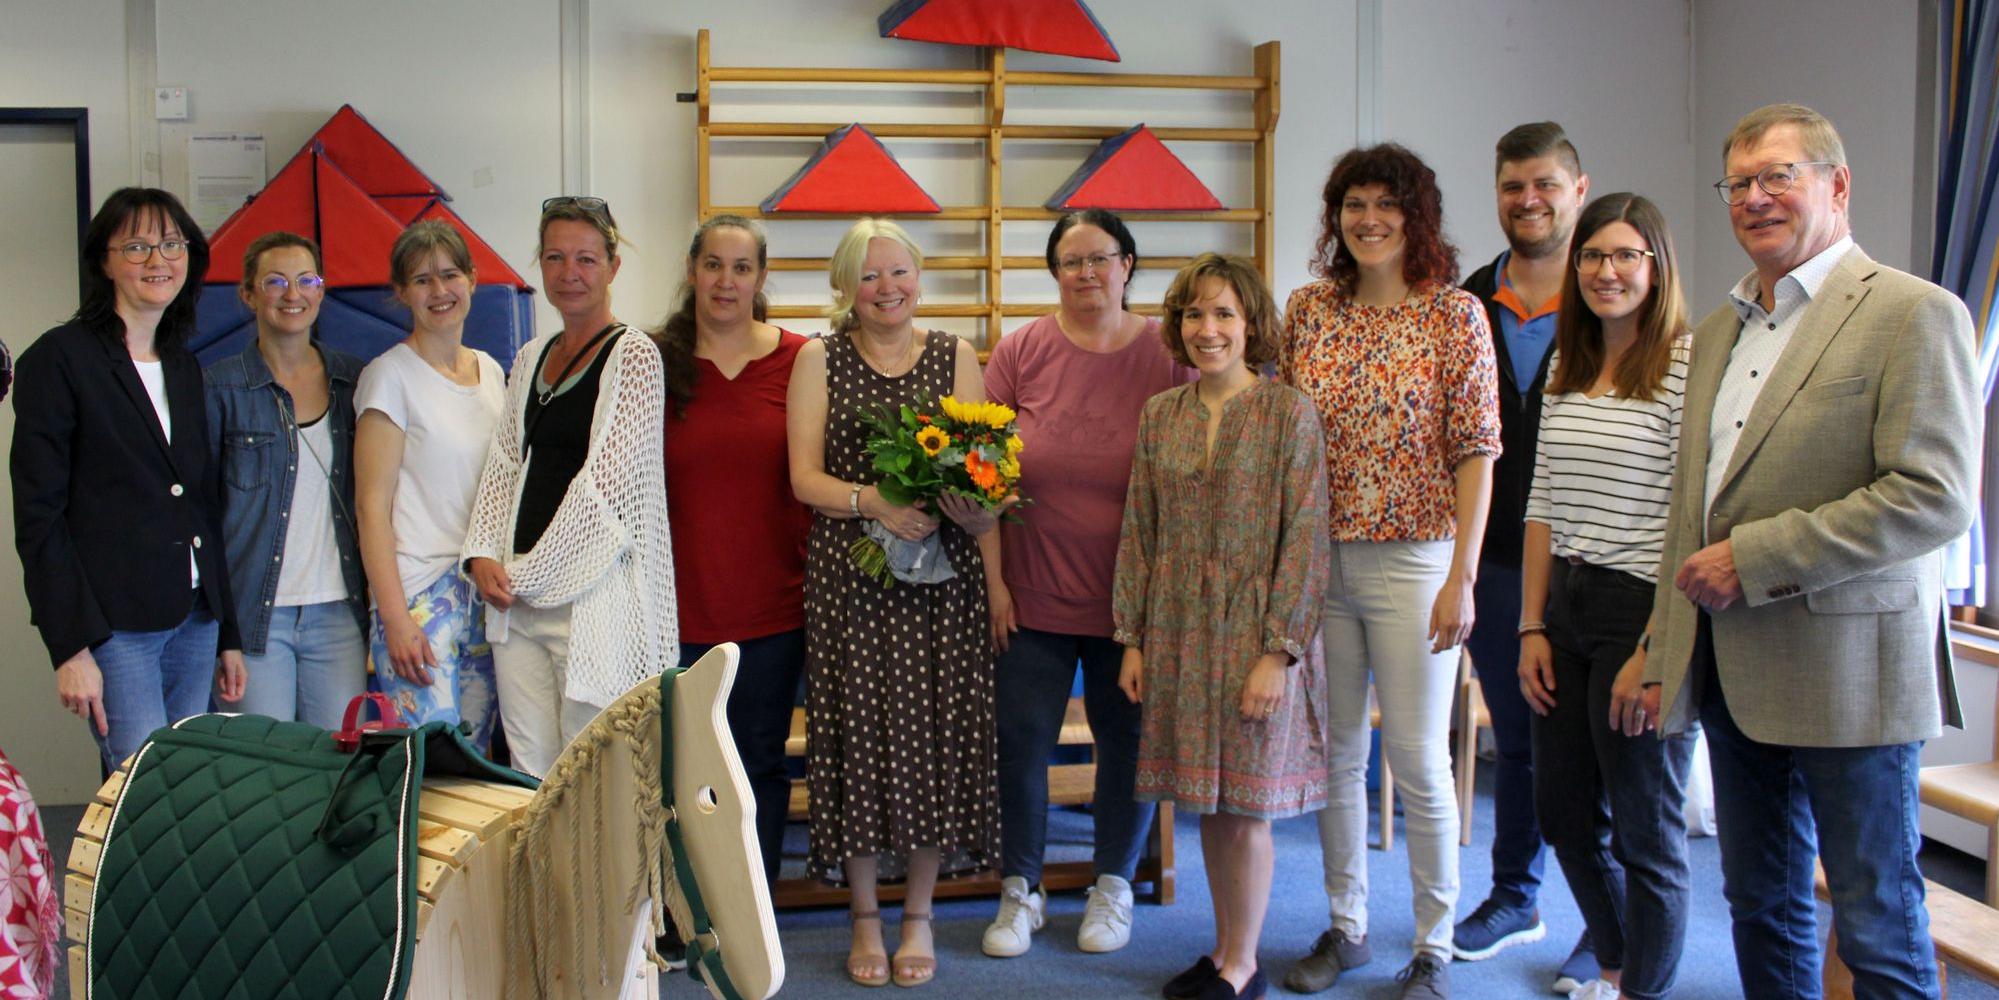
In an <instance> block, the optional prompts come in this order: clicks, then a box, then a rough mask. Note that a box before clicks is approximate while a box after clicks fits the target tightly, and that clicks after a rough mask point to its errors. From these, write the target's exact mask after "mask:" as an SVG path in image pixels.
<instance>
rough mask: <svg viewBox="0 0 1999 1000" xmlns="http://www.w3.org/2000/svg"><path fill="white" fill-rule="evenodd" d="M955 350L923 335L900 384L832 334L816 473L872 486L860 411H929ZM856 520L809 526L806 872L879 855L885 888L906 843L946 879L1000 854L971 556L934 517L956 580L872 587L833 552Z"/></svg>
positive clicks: (836, 876)
mask: <svg viewBox="0 0 1999 1000" xmlns="http://www.w3.org/2000/svg"><path fill="white" fill-rule="evenodd" d="M957 350H958V341H957V338H956V337H953V336H951V335H950V334H947V333H941V332H937V331H931V332H929V333H927V334H925V335H924V345H923V353H922V355H921V356H920V357H919V358H918V359H917V362H916V365H915V367H913V368H911V369H910V370H909V372H907V373H906V374H903V375H900V376H897V377H895V378H889V377H886V376H883V375H881V374H880V373H878V372H876V371H875V370H874V369H873V368H871V367H869V366H868V365H867V364H866V363H865V362H864V361H863V360H862V359H861V357H860V355H859V353H858V352H857V351H856V350H855V349H854V345H853V341H852V340H851V339H849V338H848V337H847V336H845V335H843V334H832V335H828V336H827V337H826V402H827V406H826V472H827V473H828V474H829V475H832V476H833V477H834V478H836V479H840V480H843V481H846V482H850V483H873V482H874V481H876V480H877V479H879V478H880V474H879V473H877V472H876V471H875V469H874V466H873V462H872V461H871V460H870V459H869V457H868V456H867V454H866V452H865V450H864V449H865V445H866V438H867V431H866V428H865V427H864V426H863V424H862V423H861V417H862V414H863V413H865V412H871V411H873V410H874V409H875V408H877V407H882V406H888V407H894V406H897V405H900V404H902V403H906V402H914V401H918V400H935V399H936V398H937V397H938V396H942V395H945V394H948V393H950V392H951V391H952V388H953V374H954V372H955V370H956V359H957ZM864 523H865V522H863V521H859V520H853V519H835V518H830V517H825V516H820V515H815V516H814V517H813V520H812V535H811V538H810V541H809V542H808V543H807V547H806V556H805V662H806V718H807V725H806V760H807V766H808V768H809V776H808V778H807V782H808V784H809V786H810V788H811V792H812V809H811V816H812V824H811V828H812V837H811V857H810V859H809V862H808V870H809V871H810V872H811V873H812V874H813V875H814V876H816V877H818V878H822V879H825V880H827V881H835V882H837V881H840V880H842V879H843V878H844V877H845V872H844V871H843V869H842V865H843V863H844V862H845V861H846V859H848V858H851V857H857V856H868V855H878V856H879V857H880V859H881V868H880V875H881V877H882V878H898V877H900V876H901V875H902V874H903V872H904V870H905V867H906V866H905V859H906V857H907V855H908V854H909V852H910V851H912V850H914V849H916V848H919V847H938V848H941V850H942V854H943V862H944V870H945V871H947V872H948V871H962V870H968V869H973V868H982V867H986V866H987V865H988V864H990V862H991V859H992V858H994V857H997V856H998V841H999V820H998V815H997V812H996V810H995V807H994V804H995V801H996V795H997V792H996V788H997V784H996V776H995V772H994V737H993V654H992V639H991V632H990V628H989V626H988V624H987V620H986V588H985V576H984V566H983V563H982V562H981V560H980V558H979V549H978V544H977V542H975V541H974V540H973V539H972V538H971V537H970V536H968V535H966V534H965V533H964V532H963V531H960V530H959V529H958V527H957V526H956V525H954V524H952V523H951V521H950V520H949V519H948V518H946V519H943V523H942V524H941V525H940V526H939V527H938V529H937V530H938V531H939V532H941V533H942V535H943V539H944V550H945V553H946V554H947V555H948V556H949V557H950V560H951V566H952V568H953V569H955V570H957V574H958V575H957V576H956V577H954V578H952V579H951V580H948V581H946V582H944V583H940V584H931V585H918V584H910V583H903V582H900V581H898V582H897V583H896V584H895V586H893V587H890V588H886V589H885V588H883V587H882V585H881V584H880V583H878V582H876V581H874V580H871V579H869V578H867V577H865V576H863V575H861V573H860V572H859V571H857V570H855V569H854V568H853V563H852V559H851V557H850V556H849V554H848V551H847V548H848V546H849V545H851V544H852V543H853V541H854V539H856V538H858V537H860V534H861V527H862V525H863V524H864Z"/></svg>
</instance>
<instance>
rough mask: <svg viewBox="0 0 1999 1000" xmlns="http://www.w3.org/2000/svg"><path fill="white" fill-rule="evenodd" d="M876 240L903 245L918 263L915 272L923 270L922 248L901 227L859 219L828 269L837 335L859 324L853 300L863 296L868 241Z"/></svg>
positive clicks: (885, 221)
mask: <svg viewBox="0 0 1999 1000" xmlns="http://www.w3.org/2000/svg"><path fill="white" fill-rule="evenodd" d="M875 239H883V240H894V241H896V242H897V243H900V244H902V248H903V249H904V250H907V251H909V256H910V259H911V260H913V261H915V262H916V269H917V270H918V271H921V270H923V248H922V247H919V246H917V245H916V240H915V239H913V238H911V237H910V235H909V233H908V232H906V231H904V230H903V228H902V227H901V226H898V225H896V224H895V223H894V222H893V221H891V220H889V219H879V218H875V217H872V216H866V217H863V218H860V219H856V220H855V221H854V224H853V225H852V226H850V227H848V229H847V234H846V235H845V236H842V237H840V245H839V246H838V247H836V248H834V250H833V259H832V261H831V262H830V263H829V265H828V266H827V268H826V283H827V284H829V285H831V286H833V306H832V308H830V309H828V310H826V316H827V318H828V319H830V320H832V322H833V329H834V330H835V331H841V330H848V329H851V328H852V327H853V326H854V324H855V322H856V320H855V319H854V296H856V295H858V294H859V293H860V289H861V267H862V265H863V264H865V263H866V262H867V258H868V241H869V240H875Z"/></svg>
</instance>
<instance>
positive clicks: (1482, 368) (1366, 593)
mask: <svg viewBox="0 0 1999 1000" xmlns="http://www.w3.org/2000/svg"><path fill="white" fill-rule="evenodd" d="M1323 226H1324V228H1323V231H1322V232H1321V233H1320V236H1319V243H1318V252H1317V255H1316V256H1315V257H1314V259H1313V261H1312V268H1313V271H1314V272H1315V273H1317V274H1318V275H1319V276H1320V277H1321V278H1322V279H1323V280H1320V281H1316V282H1313V283H1312V284H1309V285H1306V286H1305V287H1303V288H1300V289H1298V290H1297V291H1296V292H1294V293H1292V295H1291V303H1290V306H1289V309H1288V314H1289V318H1290V326H1291V339H1290V342H1289V343H1288V344H1287V345H1286V346H1285V350H1284V352H1283V354H1282V355H1281V356H1280V358H1279V359H1278V375H1279V377H1280V378H1282V379H1283V380H1284V381H1286V382H1289V383H1290V384H1292V385H1295V386H1297V387H1298V388H1299V389H1302V390H1304V392H1305V394H1306V395H1308V396H1310V397H1312V400H1313V402H1315V403H1316V404H1318V407H1319V414H1320V417H1321V419H1323V420H1324V421H1325V429H1326V452H1327V454H1326V474H1327V477H1328V479H1329V482H1330V493H1331V497H1332V509H1333V516H1332V519H1331V525H1332V528H1331V531H1332V541H1333V573H1332V579H1331V582H1330V583H1329V585H1328V593H1327V596H1326V609H1325V621H1324V629H1325V631H1324V634H1323V640H1324V643H1325V656H1326V702H1327V704H1328V705H1329V706H1330V711H1331V713H1332V737H1331V739H1332V788H1331V793H1330V801H1329V804H1328V805H1327V806H1326V808H1325V809H1324V810H1322V811H1321V812H1320V813H1319V845H1320V848H1321V850H1322V851H1323V853H1324V862H1325V875H1326V896H1327V900H1328V903H1329V906H1330V909H1331V912H1332V928H1331V929H1330V930H1328V931H1327V932H1326V933H1324V934H1322V935H1320V936H1319V940H1318V942H1317V943H1316V944H1315V945H1314V946H1313V948H1312V953H1311V954H1310V955H1308V956H1306V958H1304V959H1303V960H1302V961H1300V962H1299V963H1298V964H1297V965H1296V966H1294V967H1293V968H1292V970H1291V972H1290V973H1289V974H1288V975H1287V976H1286V978H1285V985H1286V986H1287V987H1288V988H1290V989H1291V990H1293V991H1294V992H1301V993H1309V992H1317V991H1319V990H1323V989H1325V988H1326V987H1328V986H1330V985H1332V983H1333V981H1334V980H1335V979H1337V978H1338V977H1339V974H1340V971H1341V970H1342V969H1348V968H1352V967H1354V966H1355V965H1358V964H1360V963H1362V962H1366V961H1368V960H1369V959H1370V957H1371V950H1370V948H1369V947H1368V942H1367V795H1366V791H1365V787H1364V785H1365V781H1366V773H1365V772H1366V769H1367V755H1368V730H1369V727H1368V700H1367V689H1368V680H1369V678H1370V677H1372V678H1373V681H1374V688H1375V692H1376V695H1377V698H1378V700H1379V702H1380V706H1381V746H1382V755H1383V757H1384V759H1385V760H1386V761H1387V763H1388V765H1389V770H1390V771H1392V772H1393V773H1394V776H1395V790H1396V792H1397V794H1398V795H1399V796H1400V797H1401V800H1402V804H1403V807H1402V811H1403V816H1404V818H1405V820H1406V822H1407V824H1408V838H1407V839H1408V844H1409V881H1410V885H1411V887H1412V889H1413V890H1414V899H1413V900H1412V902H1413V904H1414V908H1415V915H1416V940H1415V951H1416V954H1415V957H1414V958H1413V959H1412V960H1411V961H1410V963H1409V965H1408V966H1407V967H1406V968H1404V969H1403V970H1402V973H1401V975H1400V978H1401V979H1402V982H1403V985H1402V994H1401V995H1402V996H1403V997H1404V998H1407V1000H1417V998H1420V1000H1432V998H1438V997H1444V996H1448V995H1449V991H1450V983H1449V979H1448V973H1447V972H1446V971H1445V970H1446V967H1447V964H1448V963H1449V962H1450V960H1451V927H1452V918H1451V911H1452V909H1453V907H1455V905H1456V903H1457V892H1458V843H1457V841H1458V808H1457V797H1456V794H1455V792H1454V790H1453V787H1452V783H1451V771H1450V746H1449V732H1450V713H1451V701H1452V697H1453V695H1454V694H1455V693H1456V688H1457V685H1456V681H1457V676H1458V657H1459V655H1460V654H1459V651H1458V648H1457V647H1458V644H1459V643H1461V642H1463V641H1464V638H1465V635H1466V634H1467V633H1468V632H1469V631H1470V630H1471V625H1472V617H1473V612H1472V583H1473V580H1474V578H1475V577H1476V575H1477V569H1478V555H1479V544H1480V542H1481V540H1482V539H1483V538H1484V535H1485V513H1486V502H1487V499H1488V496H1489V494H1490V493H1491V489H1492V460H1493V457H1494V456H1495V455H1497V454H1498V453H1499V401H1498V371H1497V369H1496V368H1495V367H1494V361H1493V348H1492V337H1491V336H1490V334H1489V333H1488V332H1487V328H1486V316H1485V307H1484V306H1483V305H1481V304H1480V303H1479V300H1478V298H1477V297H1476V296H1473V295H1472V294H1471V293H1469V292H1465V291H1462V290H1460V289H1458V288H1457V287H1455V286H1454V284H1453V282H1454V281H1455V280H1456V277H1457V251H1456V250H1455V249H1454V248H1452V246H1451V245H1450V244H1449V243H1448V242H1446V241H1445V240H1444V236H1443V196H1442V195H1441V194H1439V193H1438V191H1437V179H1436V175H1435V174H1434V173H1432V172H1431V170H1430V168H1429V167H1427V166H1425V165H1424V163H1423V161H1422V160H1420V159H1418V158H1417V157H1416V154H1414V153H1411V152H1410V151H1408V150H1407V149H1404V148H1402V147H1401V146H1398V145H1395V144H1393V143H1385V144H1382V145H1379V146H1370V147H1366V148H1362V149H1355V150H1352V151H1350V152H1348V153H1347V154H1346V155H1344V156H1342V157H1340V159H1339V162H1337V163H1335V164H1334V165H1333V170H1332V174H1331V176H1329V177H1328V178H1327V179H1326V188H1325V214H1324V216H1323ZM1383 821H1384V822H1386V821H1387V817H1384V818H1383Z"/></svg>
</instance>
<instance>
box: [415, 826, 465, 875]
mask: <svg viewBox="0 0 1999 1000" xmlns="http://www.w3.org/2000/svg"><path fill="white" fill-rule="evenodd" d="M478 850H479V838H478V837H475V836H473V835H472V831H470V830H461V829H459V828H458V827H455V826H450V825H447V824H444V823H430V822H426V821H424V820H422V819H418V820H417V824H416V851H417V853H418V854H421V855H423V856H424V857H427V858H436V859H437V860H439V861H442V862H444V863H446V864H450V865H462V864H465V863H466V862H468V861H470V860H472V855H473V853H474V852H476V851H478Z"/></svg>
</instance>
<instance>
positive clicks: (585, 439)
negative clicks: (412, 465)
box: [461, 197, 680, 775]
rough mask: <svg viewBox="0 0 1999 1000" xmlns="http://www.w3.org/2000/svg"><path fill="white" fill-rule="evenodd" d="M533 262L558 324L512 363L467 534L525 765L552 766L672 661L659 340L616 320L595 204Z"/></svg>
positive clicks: (605, 236) (606, 229) (514, 751)
mask: <svg viewBox="0 0 1999 1000" xmlns="http://www.w3.org/2000/svg"><path fill="white" fill-rule="evenodd" d="M539 231H540V234H541V235H540V243H539V246H538V247H537V250H536V257H537V258H538V259H539V261H540V263H541V281H542V288H543V289H544V294H546V295H547V296H548V301H549V303H550V304H551V305H553V306H555V308H556V311H558V312H560V313H561V314H562V328H561V329H560V330H557V331H556V332H554V333H551V334H545V335H543V336H540V337H536V338H535V339H533V340H531V341H529V342H528V343H527V344H526V346H524V347H522V348H521V351H520V353H519V354H518V355H516V356H515V358H514V372H513V377H512V378H511V379H510V380H509V381H508V383H507V396H506V408H505V410H504V411H503V414H502V416H501V419H500V421H499V424H498V427H497V429H496V431H495V433H494V436H493V443H492V448H491V450H490V451H489V452H488V453H487V456H486V468H485V472H484V473H483V474H482V475H481V477H480V480H479V492H478V502H477V504H476V505H475V506H474V508H473V511H472V521H471V527H470V530H469V531H468V532H467V534H466V536H465V544H464V550H463V552H462V553H461V556H462V558H463V559H464V560H465V565H466V571H467V573H469V574H470V575H471V577H472V580H473V582H474V583H476V584H477V585H478V587H479V593H480V595H481V596H482V597H484V598H485V600H486V603H487V604H489V605H491V607H492V609H493V610H492V611H491V612H489V613H488V621H487V630H486V631H487V635H488V637H490V638H491V639H492V641H493V662H494V667H495V673H496V676H497V680H498V684H499V690H500V719H501V722H502V724H503V725H505V726H506V729H507V751H508V753H509V754H511V755H512V758H513V764H514V766H515V767H516V768H518V769H520V770H523V771H526V772H528V773H529V774H535V775H545V774H547V773H548V769H549V767H550V766H551V765H553V764H554V763H555V759H556V757H557V756H558V755H560V754H561V753H562V748H563V746H564V745H565V744H567V743H568V742H569V740H570V739H571V738H572V737H574V736H575V735H576V734H577V733H579V732H581V731H582V730H583V727H584V726H587V725H589V724H590V720H591V719H592V718H595V717H596V715H597V713H598V711H600V710H601V709H602V708H603V707H604V706H606V705H609V704H610V703H611V702H613V701H615V700H617V698H618V696H619V695H621V694H624V693H625V692H626V691H627V690H629V689H630V688H631V687H632V686H633V685H634V684H637V683H638V682H639V681H641V680H644V679H645V678H647V677H653V676H656V675H658V674H659V672H660V671H661V670H663V669H665V668H666V667H670V666H674V665H675V664H676V663H678V661H679V656H680V651H679V624H678V622H677V620H676V617H675V611H674V589H673V552H672V549H671V548H670V547H669V542H668V540H667V513H666V472H665V468H666V466H665V457H664V455H663V453H662V437H661V433H662V429H661V428H662V421H663V420H664V419H665V403H666V377H665V374H664V369H663V368H662V366H661V364H660V357H659V348H658V347H657V346H655V345H654V344H653V342H652V340H651V339H650V338H648V337H647V336H646V335H645V334H644V333H642V332H640V331H638V330H634V329H632V328H630V327H628V326H626V325H624V324H623V323H620V322H618V320H617V318H616V317H615V316H613V315H612V313H611V282H612V280H613V279H615V278H616V277H617V275H618V268H619V265H620V263H621V261H620V260H619V258H618V243H619V235H618V227H617V223H616V222H615V221H613V220H612V218H611V210H610V207H609V206H607V205H605V204H604V201H603V199H601V198H569V197H562V198H550V199H548V200H547V201H545V202H543V203H542V206H541V225H540V230H539Z"/></svg>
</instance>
